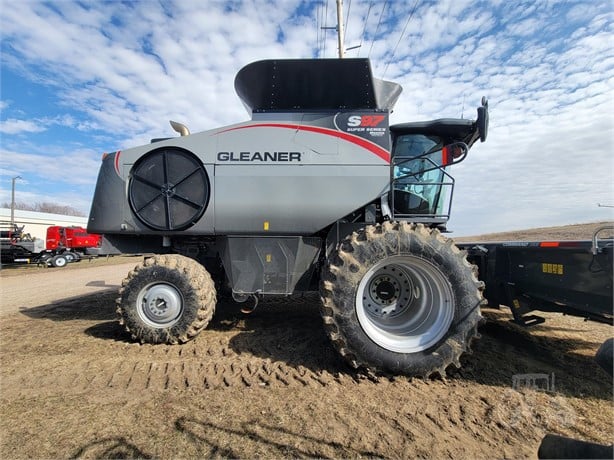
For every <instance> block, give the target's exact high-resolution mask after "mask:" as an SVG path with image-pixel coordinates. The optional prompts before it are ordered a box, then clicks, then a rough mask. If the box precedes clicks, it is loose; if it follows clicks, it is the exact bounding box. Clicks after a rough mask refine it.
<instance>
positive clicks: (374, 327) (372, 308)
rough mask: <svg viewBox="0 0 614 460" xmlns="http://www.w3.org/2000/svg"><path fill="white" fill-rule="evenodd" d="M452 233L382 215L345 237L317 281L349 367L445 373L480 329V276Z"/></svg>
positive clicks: (335, 340) (329, 329) (325, 312)
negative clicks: (381, 219) (385, 218)
mask: <svg viewBox="0 0 614 460" xmlns="http://www.w3.org/2000/svg"><path fill="white" fill-rule="evenodd" d="M476 275H477V268H476V267H475V266H473V265H471V264H470V263H469V262H468V261H467V258H466V254H465V253H464V252H462V251H460V250H459V249H458V248H457V247H456V246H455V245H454V243H453V242H452V240H450V239H448V238H445V237H443V236H442V235H441V234H440V233H439V231H438V230H431V229H428V228H426V227H424V226H423V225H421V224H418V225H414V224H409V223H406V222H400V223H399V222H386V223H384V224H383V225H369V226H367V227H366V228H364V229H363V230H361V231H359V232H357V233H353V234H352V235H351V236H349V237H347V238H346V239H345V240H344V241H343V242H342V243H341V245H340V246H339V248H338V250H337V251H336V252H335V253H334V254H332V255H331V257H330V258H329V263H328V265H327V266H326V267H325V269H324V273H323V276H322V282H321V286H320V291H321V296H322V316H323V319H324V324H325V326H326V329H327V333H328V335H329V337H330V338H331V340H332V342H333V344H334V346H335V347H336V348H337V350H338V351H339V352H340V354H341V355H342V356H343V357H344V358H345V359H346V360H347V361H348V362H349V363H350V365H352V366H353V367H354V368H363V369H366V370H367V371H369V372H372V373H382V372H384V373H385V372H391V373H394V374H406V375H411V376H420V377H425V378H426V377H429V376H431V375H432V374H439V375H441V376H445V369H446V368H447V367H448V366H449V365H450V364H454V365H455V366H456V367H460V361H459V358H460V356H461V355H462V353H463V352H464V351H465V350H467V349H468V347H469V345H470V342H471V340H472V339H473V338H474V337H475V336H477V325H478V322H479V321H480V318H481V315H480V310H479V307H480V305H481V304H482V303H484V300H483V297H482V290H483V289H484V284H483V283H482V282H480V281H478V279H477V276H476Z"/></svg>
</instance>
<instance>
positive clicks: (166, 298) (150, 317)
mask: <svg viewBox="0 0 614 460" xmlns="http://www.w3.org/2000/svg"><path fill="white" fill-rule="evenodd" d="M119 292H120V297H119V298H118V299H117V313H118V314H119V318H120V319H119V321H120V324H123V325H124V327H125V329H126V331H128V332H129V333H130V334H131V335H132V338H133V339H134V340H139V341H140V342H141V343H168V344H177V343H184V342H187V341H189V340H192V339H193V338H194V337H196V336H197V335H198V334H199V333H200V331H202V330H203V329H204V328H205V327H207V325H208V324H209V321H211V318H212V317H213V313H214V311H215V304H216V292H215V286H214V283H213V280H212V279H211V276H210V275H209V273H208V272H207V270H205V268H204V267H203V266H202V265H200V264H199V263H198V262H196V261H195V260H193V259H190V258H188V257H184V256H180V255H159V256H154V257H152V258H149V259H146V260H145V261H144V262H143V264H141V265H138V266H137V267H135V269H134V270H133V271H131V272H130V273H129V274H128V276H127V277H126V279H124V281H123V282H122V288H121V289H120V291H119Z"/></svg>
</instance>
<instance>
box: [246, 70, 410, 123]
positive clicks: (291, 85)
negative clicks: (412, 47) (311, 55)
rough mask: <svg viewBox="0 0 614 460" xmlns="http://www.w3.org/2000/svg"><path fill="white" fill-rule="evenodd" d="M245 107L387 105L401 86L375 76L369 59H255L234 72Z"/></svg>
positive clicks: (377, 107)
mask: <svg viewBox="0 0 614 460" xmlns="http://www.w3.org/2000/svg"><path fill="white" fill-rule="evenodd" d="M235 90H236V92H237V94H238V95H239V97H240V98H241V100H242V101H243V104H245V106H246V108H247V110H248V112H250V113H256V112H268V111H275V112H301V111H313V110H325V111H328V110H330V111H336V110H356V109H372V110H391V109H392V107H393V106H394V104H395V102H396V101H397V99H398V97H399V95H400V94H401V91H402V90H403V89H402V87H401V85H399V84H397V83H393V82H390V81H385V80H380V79H377V78H373V75H372V74H371V64H370V62H369V60H368V59H278V60H266V61H257V62H253V63H251V64H248V65H246V66H245V67H243V68H242V69H241V70H240V71H239V72H238V73H237V76H236V77H235Z"/></svg>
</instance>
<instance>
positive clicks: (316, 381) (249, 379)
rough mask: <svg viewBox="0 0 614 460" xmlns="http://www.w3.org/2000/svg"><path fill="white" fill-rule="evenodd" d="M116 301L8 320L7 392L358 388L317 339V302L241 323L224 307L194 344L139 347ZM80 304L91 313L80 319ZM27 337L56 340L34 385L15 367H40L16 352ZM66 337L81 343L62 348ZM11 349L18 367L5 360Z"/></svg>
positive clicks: (33, 355)
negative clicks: (25, 364) (121, 321)
mask: <svg viewBox="0 0 614 460" xmlns="http://www.w3.org/2000/svg"><path fill="white" fill-rule="evenodd" d="M116 296H117V294H116V293H115V292H113V291H109V292H104V293H101V294H95V295H92V296H84V297H82V298H80V299H67V300H64V301H60V302H56V303H54V304H50V305H47V306H44V307H40V308H37V309H31V310H28V311H27V312H24V315H27V316H30V317H31V318H36V319H41V320H46V321H38V322H37V321H32V320H31V319H29V320H28V319H26V318H25V317H24V315H21V314H15V315H11V316H14V317H15V318H19V321H17V322H15V324H14V327H9V328H8V329H7V328H3V333H4V334H5V337H4V338H5V339H6V342H7V343H6V346H7V347H8V348H7V349H5V352H6V353H4V355H3V358H2V365H3V366H5V368H6V369H11V368H13V370H14V372H10V371H9V372H7V375H5V377H4V378H5V380H4V384H5V385H4V386H5V388H8V392H9V393H13V392H15V393H16V394H20V395H28V394H41V393H49V394H65V393H70V394H75V393H92V392H96V391H101V390H107V389H108V390H115V391H127V392H139V391H144V390H148V391H150V390H153V391H164V390H169V389H179V390H188V389H189V390H194V391H202V390H209V389H221V388H269V387H271V388H273V387H274V388H280V387H281V388H283V387H286V388H294V387H296V388H304V387H314V388H319V387H325V386H328V385H332V384H339V385H352V384H356V383H357V382H358V377H357V374H356V373H354V372H353V371H352V370H350V369H349V368H347V366H346V365H345V363H344V362H343V361H342V360H341V359H340V358H338V357H337V355H336V353H335V352H334V350H333V349H332V347H331V346H330V343H329V341H328V339H327V338H326V336H325V334H324V330H323V327H322V324H321V319H320V316H319V310H318V308H319V306H318V304H317V298H316V297H312V298H311V299H309V300H306V299H300V300H297V301H296V303H297V304H300V306H298V305H297V306H295V305H294V304H293V302H294V300H292V299H291V300H288V301H286V302H280V301H273V302H270V303H268V304H267V303H265V304H263V305H261V306H260V307H259V309H258V310H257V311H256V312H255V313H254V314H252V315H251V316H247V317H246V316H244V315H243V314H241V313H239V310H238V306H236V305H233V304H228V303H222V304H221V305H220V306H219V307H218V314H217V315H216V317H215V318H214V320H213V321H212V323H211V324H210V326H209V328H208V329H207V330H205V331H203V332H202V333H201V334H200V335H199V336H198V337H197V338H196V339H195V340H193V341H191V342H188V343H186V344H183V345H149V344H144V345H141V344H137V343H134V342H133V341H131V339H130V337H129V334H128V333H126V332H124V331H123V329H122V327H121V326H120V325H119V323H118V322H117V321H116V320H115V314H114V300H115V297H116ZM85 305H87V306H88V308H91V309H94V310H95V311H89V312H84V311H83V308H84V306H85ZM6 319H8V318H7V317H5V320H6ZM105 319H106V320H109V321H108V322H104V320H105ZM49 320H51V321H49ZM11 335H13V339H14V340H12V339H11ZM27 337H36V339H37V341H40V342H49V341H52V340H54V341H55V342H54V347H53V348H52V349H51V350H49V354H48V355H47V356H46V358H45V359H44V361H42V362H41V365H40V366H39V367H38V368H37V369H36V373H35V375H32V376H31V377H28V376H25V375H23V374H20V373H19V363H18V361H19V360H21V359H31V360H40V359H41V356H40V353H41V348H40V347H31V348H26V349H24V348H23V347H20V346H18V345H17V343H18V341H23V340H24V339H26V338H27ZM71 337H72V338H73V339H72V340H74V339H77V340H78V342H79V345H78V346H75V347H73V348H70V347H62V346H61V344H62V342H70V341H71ZM12 346H14V347H15V350H14V351H15V352H18V353H20V354H21V358H20V359H16V358H15V355H13V354H12V353H11V350H10V348H11V347H12ZM12 358H15V359H12Z"/></svg>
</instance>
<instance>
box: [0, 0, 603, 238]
mask: <svg viewBox="0 0 614 460" xmlns="http://www.w3.org/2000/svg"><path fill="white" fill-rule="evenodd" d="M344 8H345V15H346V18H345V21H344V22H345V24H346V40H345V46H346V47H348V48H349V47H352V46H357V45H360V44H362V46H361V47H360V48H358V49H355V50H351V51H348V52H347V56H348V57H356V56H360V57H369V58H370V59H371V61H372V67H373V69H374V74H375V76H376V77H380V78H381V77H384V78H385V79H387V80H392V81H395V82H398V83H400V84H402V85H403V87H404V91H403V94H402V95H401V97H400V99H399V101H398V102H397V104H396V107H395V111H394V113H393V115H392V122H393V123H401V122H407V121H420V120H428V119H435V118H445V117H460V116H464V117H465V118H474V117H475V108H476V107H477V105H478V104H479V101H480V98H481V97H482V96H483V95H485V96H487V97H488V98H489V101H490V114H491V125H490V132H489V139H488V141H487V142H486V143H484V144H476V145H475V147H474V148H473V149H472V151H471V152H470V155H469V157H468V158H467V160H465V162H464V163H461V164H460V165H458V166H457V167H456V168H454V169H453V170H451V173H452V175H453V176H454V177H455V179H456V189H455V193H454V203H453V210H452V218H451V220H450V224H449V228H450V229H451V230H454V234H455V235H471V234H479V233H486V232H491V231H504V230H512V229H520V228H529V227H540V226H547V225H563V224H571V223H580V222H589V221H600V220H614V209H613V208H607V207H598V206H597V203H601V204H606V205H614V185H613V184H614V154H613V153H612V146H613V145H614V92H613V89H614V34H613V29H614V10H613V8H614V7H613V4H612V2H611V0H604V1H599V0H569V1H565V0H560V1H559V0H536V1H528V2H524V1H505V0H499V1H497V0H489V1H475V0H449V1H443V0H442V1H427V0H408V1H392V0H391V1H385V0H352V1H350V0H344ZM412 12H413V14H412ZM325 14H327V16H326V17H325ZM335 14H336V11H335V1H334V0H328V1H326V0H319V1H307V0H305V1H300V0H278V1H271V0H251V1H226V2H223V1H212V0H200V1H195V0H177V1H174V2H173V1H164V2H158V1H154V0H146V1H133V2H128V1H126V2H119V1H110V2H103V1H79V2H74V1H64V0H62V1H54V2H39V1H22V2H19V5H18V7H17V6H16V4H15V2H9V1H7V0H0V34H1V39H2V42H1V55H0V64H1V69H0V70H1V92H0V96H1V97H0V136H1V138H0V202H5V201H10V188H11V177H14V176H16V175H20V176H22V177H23V180H21V181H18V182H17V185H16V189H17V200H18V201H24V202H30V203H35V202H41V201H53V202H57V203H58V204H62V205H71V206H73V207H75V208H77V209H80V210H82V211H83V212H85V213H87V212H88V211H89V206H90V202H91V198H92V194H93V191H94V186H95V181H96V176H97V172H98V167H99V164H100V157H101V154H102V153H103V152H105V151H115V150H118V149H125V148H128V147H132V146H136V145H140V144H143V143H147V142H149V139H150V138H153V137H164V136H173V135H175V133H174V132H173V131H172V130H171V128H170V126H169V124H168V120H169V119H174V120H177V121H181V122H183V123H185V124H186V125H188V126H189V128H190V130H191V131H192V132H198V131H203V130H207V129H212V128H216V127H220V126H224V125H227V124H231V123H237V122H241V121H245V120H247V119H248V115H247V113H246V112H245V110H244V108H243V106H242V104H241V102H240V101H239V99H238V97H237V96H236V94H235V92H234V88H233V81H234V75H235V74H236V72H237V71H238V70H239V69H240V68H241V67H243V66H244V65H246V64H248V63H250V62H252V61H255V60H259V59H269V58H316V57H335V56H336V53H337V42H336V35H335V33H334V31H328V32H323V31H322V30H321V29H319V27H320V26H322V25H327V26H334V25H335V24H336V16H335ZM410 15H411V19H409V22H408V18H409V17H410ZM393 52H394V53H393Z"/></svg>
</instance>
